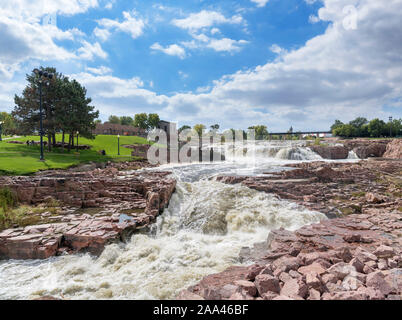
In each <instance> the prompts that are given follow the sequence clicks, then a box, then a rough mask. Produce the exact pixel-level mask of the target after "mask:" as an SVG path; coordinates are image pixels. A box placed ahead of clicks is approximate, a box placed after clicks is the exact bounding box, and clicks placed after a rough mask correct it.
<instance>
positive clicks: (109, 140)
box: [0, 135, 148, 175]
mask: <svg viewBox="0 0 402 320" xmlns="http://www.w3.org/2000/svg"><path fill="white" fill-rule="evenodd" d="M67 139H68V136H67V135H66V140H67ZM11 140H18V141H22V142H24V143H25V142H26V141H27V140H30V141H31V140H34V141H39V140H40V138H39V136H26V137H21V138H16V139H11ZM46 140H47V139H45V141H46ZM7 141H9V140H6V141H2V142H0V174H3V175H4V174H7V175H28V174H32V173H34V172H36V171H39V170H46V169H65V168H68V167H71V166H73V165H77V164H79V163H86V162H90V161H94V162H106V161H126V160H133V157H132V156H131V151H132V150H131V149H128V148H124V147H122V145H131V144H146V143H148V141H147V140H146V139H145V138H141V137H126V136H121V137H120V156H118V154H117V136H109V135H98V136H96V138H95V139H94V140H89V139H85V138H81V137H80V138H79V139H78V142H79V144H80V145H82V144H87V145H90V146H92V147H91V149H90V150H79V155H78V154H76V149H72V150H71V151H70V153H69V152H68V151H67V149H65V150H64V153H63V152H62V151H61V148H56V149H54V150H53V151H52V152H48V151H47V148H45V149H44V150H45V154H44V156H45V161H39V156H40V147H39V146H27V145H26V144H23V145H20V144H11V143H7ZM57 141H61V135H57ZM99 150H105V151H106V156H102V155H100V154H99V153H98V151H99Z"/></svg>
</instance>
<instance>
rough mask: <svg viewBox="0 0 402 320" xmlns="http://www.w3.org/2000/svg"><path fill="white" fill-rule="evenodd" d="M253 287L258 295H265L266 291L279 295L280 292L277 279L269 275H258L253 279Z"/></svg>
mask: <svg viewBox="0 0 402 320" xmlns="http://www.w3.org/2000/svg"><path fill="white" fill-rule="evenodd" d="M255 286H256V287H257V290H258V293H259V294H260V295H262V294H264V293H267V292H268V291H271V292H275V293H279V292H280V290H281V288H280V286H279V281H278V279H276V278H275V277H273V276H271V275H269V274H260V275H258V276H257V277H256V278H255Z"/></svg>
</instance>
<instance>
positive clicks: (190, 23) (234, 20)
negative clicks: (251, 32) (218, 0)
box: [172, 10, 244, 31]
mask: <svg viewBox="0 0 402 320" xmlns="http://www.w3.org/2000/svg"><path fill="white" fill-rule="evenodd" d="M243 22H244V20H243V18H242V16H240V15H235V16H233V17H231V18H226V17H225V16H224V15H222V14H221V13H220V12H217V11H206V10H202V11H200V12H198V13H192V14H190V15H189V16H188V17H187V18H184V19H174V20H172V23H173V24H174V25H175V26H177V27H179V28H182V29H186V30H191V31H196V30H199V29H202V28H206V27H211V26H214V25H216V24H223V23H228V24H240V23H243Z"/></svg>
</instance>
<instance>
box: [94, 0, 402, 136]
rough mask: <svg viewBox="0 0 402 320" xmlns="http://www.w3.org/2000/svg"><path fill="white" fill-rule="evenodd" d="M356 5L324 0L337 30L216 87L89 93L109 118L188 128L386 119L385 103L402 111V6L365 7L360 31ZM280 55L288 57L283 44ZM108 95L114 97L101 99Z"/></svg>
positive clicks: (369, 3) (323, 13)
mask: <svg viewBox="0 0 402 320" xmlns="http://www.w3.org/2000/svg"><path fill="white" fill-rule="evenodd" d="M348 2H349V1H346V0H345V1H339V3H338V4H337V5H335V4H334V2H333V1H330V0H325V1H324V7H323V8H322V9H321V10H320V11H319V17H320V19H326V20H327V21H329V22H331V25H330V26H329V27H328V29H327V30H326V32H325V33H324V34H322V35H320V36H317V37H315V38H313V39H311V40H309V41H308V42H307V43H306V44H305V46H303V47H301V48H300V49H298V50H293V51H290V52H284V53H283V55H281V56H280V59H278V60H275V61H274V62H269V63H267V64H265V65H261V66H258V67H256V68H254V69H252V70H247V71H239V72H237V73H235V74H232V75H228V76H225V77H222V78H221V79H220V80H218V81H215V82H214V84H213V86H212V87H211V88H208V87H207V88H200V89H199V90H197V92H195V93H180V94H175V95H173V96H171V97H167V96H164V95H157V94H155V93H154V92H152V91H149V90H143V89H141V88H138V87H134V86H133V87H132V88H131V89H130V86H129V83H130V81H132V80H117V79H114V81H115V82H116V84H114V85H112V93H109V91H108V90H104V88H102V86H99V87H97V86H95V85H92V86H91V87H90V88H91V90H90V91H89V94H92V95H95V96H96V97H97V98H96V99H94V102H95V103H96V104H95V105H97V106H100V107H101V108H102V112H103V113H104V114H107V113H108V111H109V110H111V109H113V110H114V108H115V107H116V108H120V110H121V112H122V114H124V113H130V114H131V113H133V112H135V110H143V111H144V110H150V111H151V110H152V111H155V112H158V113H159V114H160V115H161V116H162V117H163V118H166V119H170V120H175V121H180V122H181V123H183V122H188V123H189V124H194V123H195V122H202V123H205V124H209V123H215V122H216V120H217V119H219V122H220V124H221V125H222V127H234V128H245V127H247V126H249V125H252V124H258V123H264V124H267V125H268V127H269V128H270V129H271V130H284V129H287V128H288V127H289V126H290V125H292V126H293V128H294V129H295V130H302V129H306V130H308V129H317V130H322V129H328V127H329V125H330V124H331V123H332V122H333V121H334V120H335V119H337V118H341V120H344V121H349V120H351V119H352V118H354V117H356V116H360V115H362V116H366V117H369V118H370V117H382V118H386V117H387V116H388V114H385V113H384V112H383V110H382V106H383V105H384V104H391V103H393V106H394V108H395V110H401V101H402V99H401V97H402V92H401V91H402V89H401V87H400V83H401V82H402V59H401V58H400V57H401V56H400V53H401V52H402V43H401V42H400V41H398V37H399V34H400V32H401V31H402V21H401V20H400V17H399V12H401V11H402V1H400V0H398V1H392V2H387V3H383V2H378V1H376V0H364V1H360V5H359V6H358V7H357V9H358V13H359V22H358V28H357V29H356V30H346V29H344V28H343V25H342V20H343V18H344V17H343V16H342V14H339V13H342V5H344V4H347V3H348ZM202 38H203V37H202ZM204 40H205V38H204ZM272 49H273V50H274V51H276V52H277V53H278V52H280V53H282V52H283V51H282V49H280V47H278V46H276V47H273V48H272ZM119 81H122V83H121V84H120V83H118V82H119ZM108 83H109V82H108ZM105 86H106V84H105ZM115 87H124V88H125V89H124V90H123V89H121V90H123V92H124V93H125V94H124V95H123V94H122V92H114V90H115V89H113V88H115ZM105 92H107V94H108V99H105V98H102V97H99V96H100V95H104V94H105ZM123 96H124V97H123ZM398 101H399V102H398ZM103 108H104V109H103ZM113 112H114V111H113ZM396 112H398V111H396ZM399 114H400V115H401V111H399Z"/></svg>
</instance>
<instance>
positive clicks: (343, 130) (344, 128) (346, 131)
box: [332, 124, 356, 138]
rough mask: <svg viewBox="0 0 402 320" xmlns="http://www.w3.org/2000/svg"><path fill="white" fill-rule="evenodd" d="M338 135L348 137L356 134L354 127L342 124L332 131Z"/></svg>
mask: <svg viewBox="0 0 402 320" xmlns="http://www.w3.org/2000/svg"><path fill="white" fill-rule="evenodd" d="M332 133H333V135H335V136H338V137H344V138H350V137H354V136H355V135H356V128H355V127H354V126H352V125H350V124H343V125H341V126H339V127H337V128H335V129H334V130H333V131H332Z"/></svg>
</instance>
